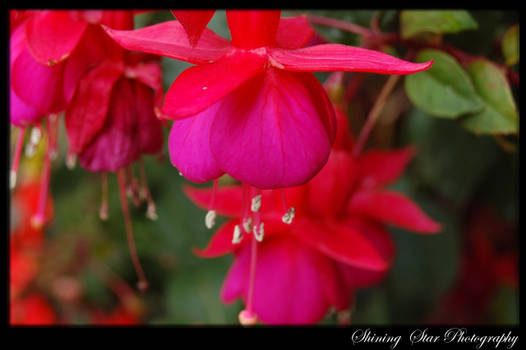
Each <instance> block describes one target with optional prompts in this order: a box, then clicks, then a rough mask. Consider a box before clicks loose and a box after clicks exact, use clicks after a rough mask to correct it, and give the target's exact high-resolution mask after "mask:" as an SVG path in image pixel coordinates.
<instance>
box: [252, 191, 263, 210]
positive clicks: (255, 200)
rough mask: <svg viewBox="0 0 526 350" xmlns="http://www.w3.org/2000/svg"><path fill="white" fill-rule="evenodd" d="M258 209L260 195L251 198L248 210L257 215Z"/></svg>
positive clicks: (259, 206)
mask: <svg viewBox="0 0 526 350" xmlns="http://www.w3.org/2000/svg"><path fill="white" fill-rule="evenodd" d="M260 208H261V195H260V194H258V195H257V196H255V197H253V198H252V203H251V205H250V210H252V211H253V212H254V213H257V212H258V211H259V209H260Z"/></svg>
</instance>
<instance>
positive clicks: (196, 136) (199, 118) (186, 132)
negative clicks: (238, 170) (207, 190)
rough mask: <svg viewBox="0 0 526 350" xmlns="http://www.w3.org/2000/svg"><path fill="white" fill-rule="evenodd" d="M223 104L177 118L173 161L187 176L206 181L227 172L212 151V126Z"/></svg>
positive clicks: (171, 140) (172, 137) (172, 142)
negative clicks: (220, 165) (219, 164)
mask: <svg viewBox="0 0 526 350" xmlns="http://www.w3.org/2000/svg"><path fill="white" fill-rule="evenodd" d="M219 105H220V103H216V104H214V105H212V106H211V107H209V108H207V109H205V110H204V111H202V112H201V113H198V114H196V115H194V116H193V117H190V118H185V119H181V120H175V121H174V122H173V124H172V130H171V131H170V137H169V141H168V142H169V144H168V149H169V152H170V160H171V162H172V164H173V166H175V167H176V168H177V169H178V170H179V171H180V172H181V173H182V174H183V176H184V177H186V178H187V179H189V180H190V181H193V182H197V183H202V182H206V181H210V180H213V179H215V178H217V177H219V176H221V175H222V174H223V171H222V170H221V169H220V168H219V167H218V165H217V163H216V161H215V159H214V157H213V156H212V152H211V151H210V141H209V140H210V126H211V125H212V122H213V121H214V117H215V115H216V113H217V110H218V108H219Z"/></svg>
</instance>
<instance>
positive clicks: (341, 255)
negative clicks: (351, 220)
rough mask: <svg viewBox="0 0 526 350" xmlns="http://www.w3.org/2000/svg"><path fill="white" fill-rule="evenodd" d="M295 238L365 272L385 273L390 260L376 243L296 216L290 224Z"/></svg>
mask: <svg viewBox="0 0 526 350" xmlns="http://www.w3.org/2000/svg"><path fill="white" fill-rule="evenodd" d="M291 229H292V231H293V232H294V233H295V236H296V237H297V238H298V239H300V240H302V241H303V242H305V243H307V244H309V245H310V246H312V247H313V248H315V249H317V250H319V251H320V252H322V253H323V254H325V255H327V256H329V257H331V258H332V259H335V260H337V261H339V262H342V263H345V264H348V265H352V266H355V267H359V268H363V269H369V270H385V269H387V268H388V267H389V264H390V262H391V261H390V257H389V256H387V255H386V254H385V253H386V251H385V249H384V248H383V246H378V241H377V240H375V239H372V238H371V237H369V235H368V234H367V233H366V232H361V231H359V230H356V229H355V228H353V227H351V226H350V225H345V224H342V223H338V222H335V221H328V220H325V221H324V222H319V221H315V220H312V219H307V218H302V217H297V218H295V219H294V222H293V223H292V225H291Z"/></svg>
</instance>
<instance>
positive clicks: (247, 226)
mask: <svg viewBox="0 0 526 350" xmlns="http://www.w3.org/2000/svg"><path fill="white" fill-rule="evenodd" d="M243 230H245V232H246V233H250V232H252V218H251V217H250V216H249V217H247V218H244V219H243Z"/></svg>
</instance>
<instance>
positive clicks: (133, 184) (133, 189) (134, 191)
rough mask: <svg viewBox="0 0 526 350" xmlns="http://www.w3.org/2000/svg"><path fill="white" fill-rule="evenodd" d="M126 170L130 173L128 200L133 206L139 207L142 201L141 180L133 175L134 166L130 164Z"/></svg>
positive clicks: (127, 188)
mask: <svg viewBox="0 0 526 350" xmlns="http://www.w3.org/2000/svg"><path fill="white" fill-rule="evenodd" d="M126 170H127V172H128V177H127V180H128V182H127V184H128V185H127V186H126V194H127V195H128V198H130V199H131V200H132V201H133V205H135V206H136V207H138V206H139V205H140V204H141V199H140V197H139V180H138V179H137V178H136V177H135V175H134V173H133V164H130V165H129V166H128V168H126Z"/></svg>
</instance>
